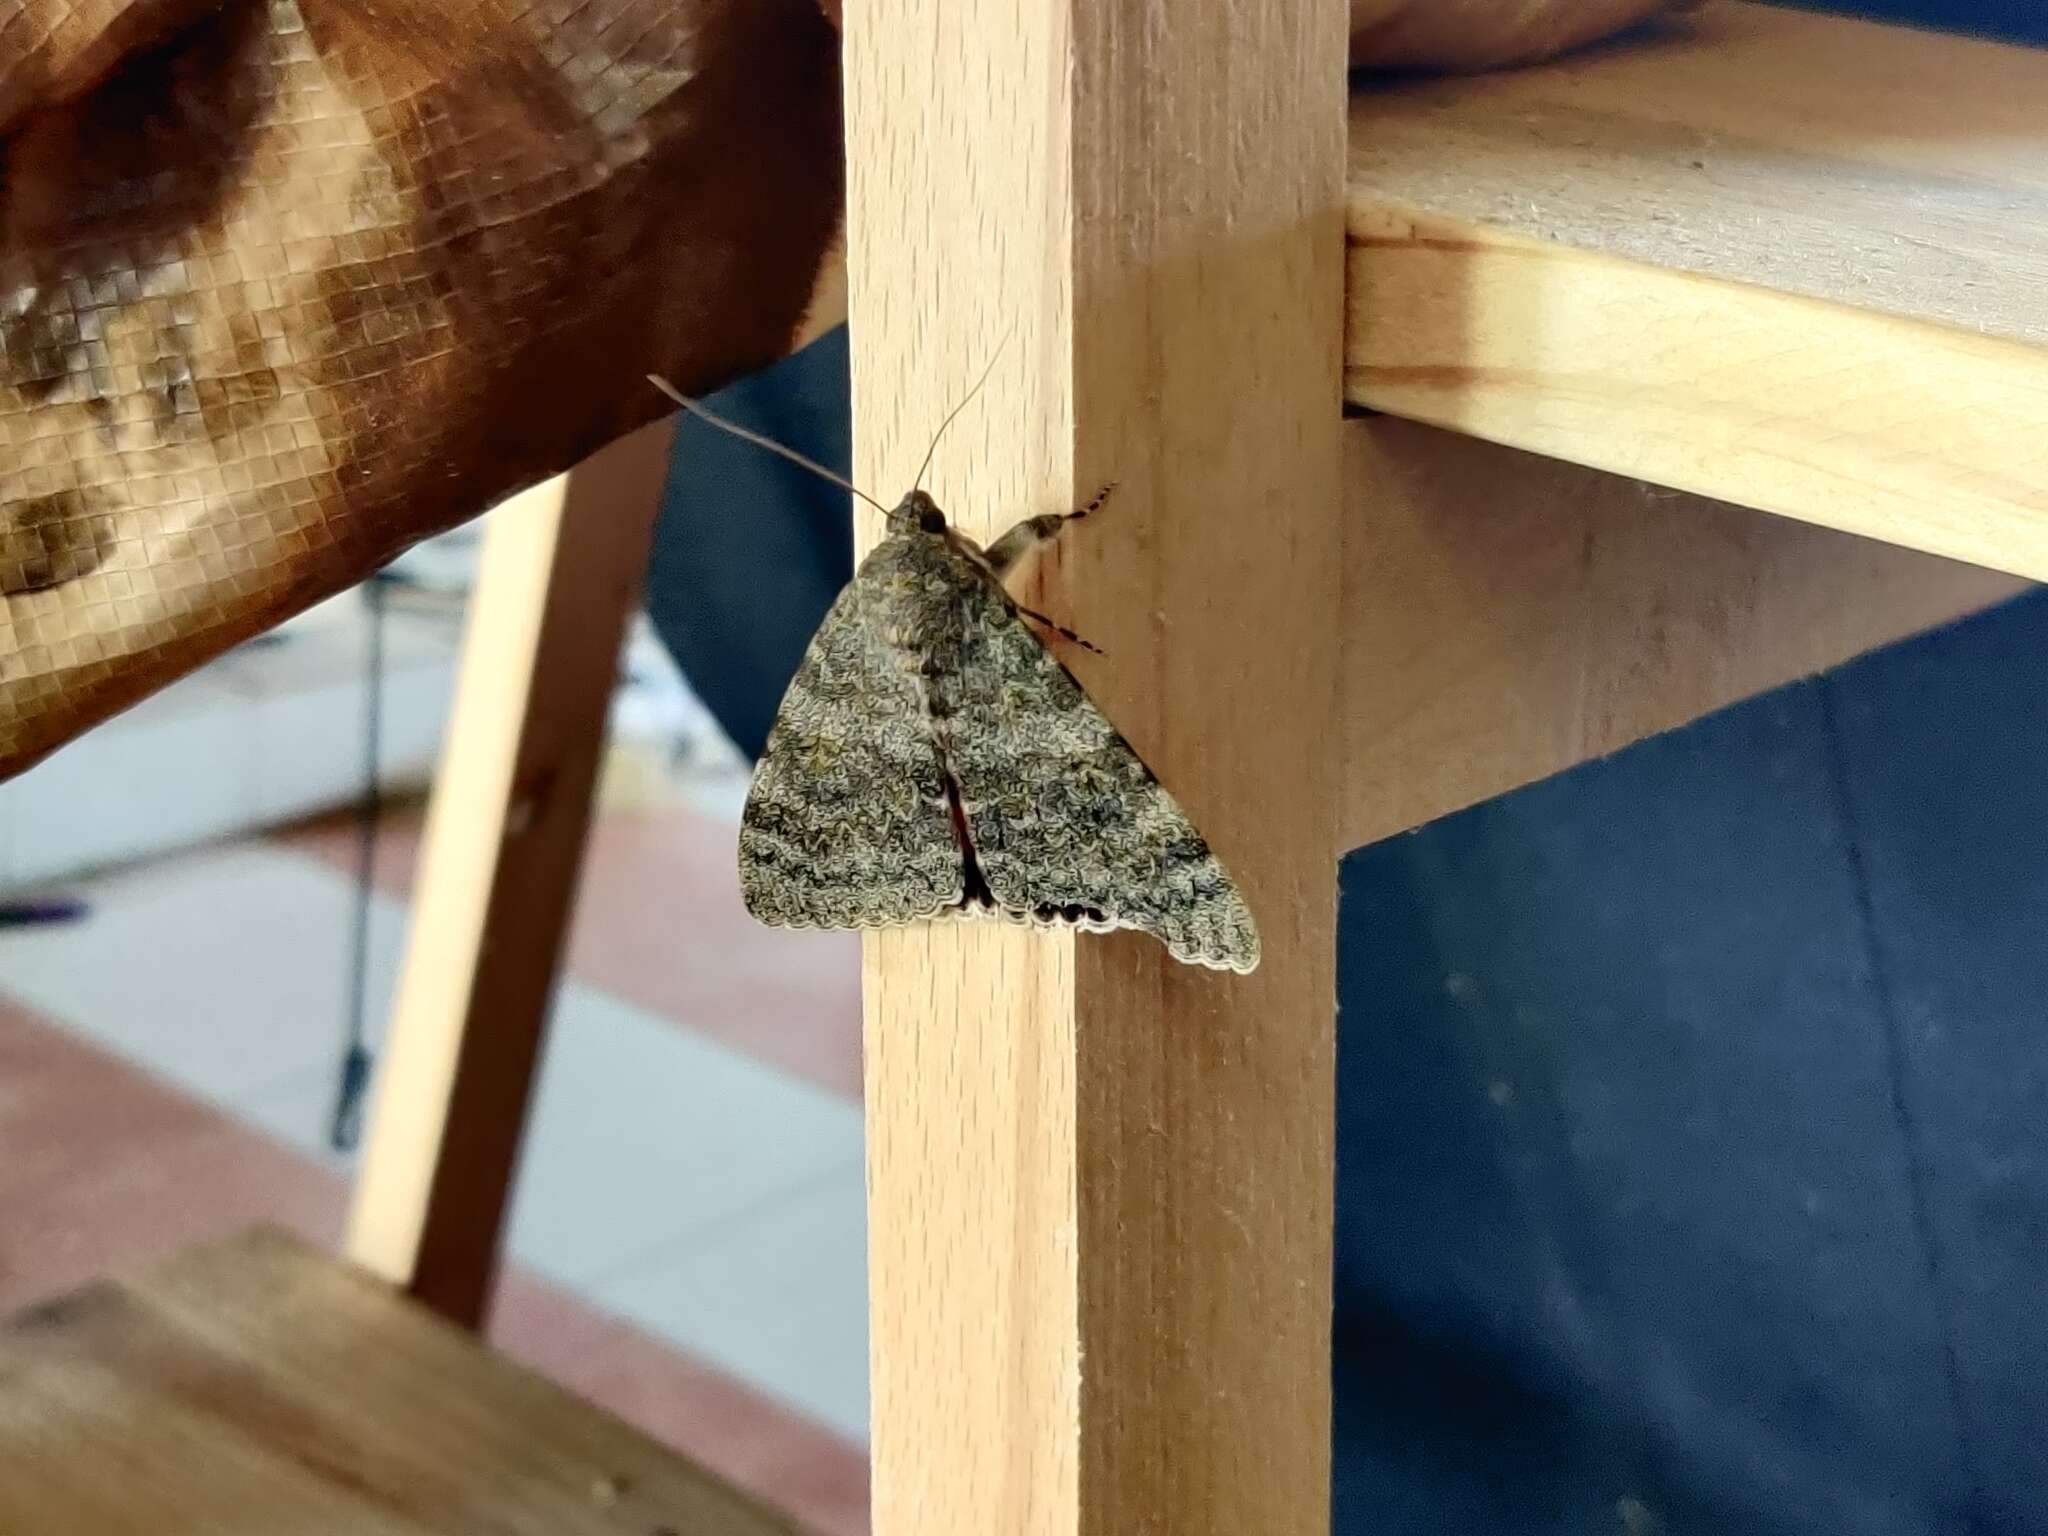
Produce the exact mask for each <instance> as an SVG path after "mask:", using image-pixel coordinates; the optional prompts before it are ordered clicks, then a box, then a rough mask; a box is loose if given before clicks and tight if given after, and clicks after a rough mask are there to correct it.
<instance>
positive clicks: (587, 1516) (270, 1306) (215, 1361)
mask: <svg viewBox="0 0 2048 1536" xmlns="http://www.w3.org/2000/svg"><path fill="white" fill-rule="evenodd" d="M0 1530H4V1531H6V1532H8V1533H9V1536H16V1533H18V1536H42V1533H46V1532H47V1533H51V1536H55V1533H60V1532H61V1533H62V1536H162V1533H165V1532H193V1533H199V1532H207V1533H214V1532H219V1533H228V1532H236V1533H239V1532H249V1533H258V1532H260V1533H264V1536H269V1533H273V1532H286V1531H336V1532H340V1531H346V1532H349V1533H350V1536H356V1533H363V1536H474V1533H477V1532H482V1531H491V1532H496V1533H502V1536H649V1533H650V1532H659V1531H663V1530H667V1531H671V1532H674V1533H677V1536H682V1533H688V1536H790V1533H791V1532H793V1530H794V1527H793V1526H791V1525H790V1524H789V1523H788V1522H786V1521H784V1520H782V1519H780V1518H778V1517H776V1516H774V1515H771V1514H769V1513H768V1512H767V1511H764V1510H762V1509H759V1508H757V1507H756V1506H755V1505H753V1504H752V1503H750V1502H749V1501H748V1500H746V1499H745V1498H744V1497H742V1496H741V1495H739V1494H737V1493H735V1492H733V1491H732V1490H730V1489H728V1488H726V1487H724V1486H723V1485H721V1484H719V1483H718V1482H716V1481H715V1480H713V1479H712V1478H710V1477H708V1476H707V1475H705V1474H704V1473H702V1472H699V1471H698V1470H697V1469H696V1468H694V1467H692V1466H690V1465H689V1464H688V1463H686V1462H684V1461H682V1460H681V1459H680V1458H678V1457H675V1456H673V1455H671V1454H670V1453H668V1452H666V1451H664V1450H662V1449H661V1448H660V1447H658V1446H656V1445H654V1444H653V1443H652V1442H650V1441H648V1440H646V1439H645V1438H643V1437H642V1436H640V1435H639V1434H637V1433H635V1432H634V1431H632V1430H630V1429H628V1428H627V1427H626V1426H625V1425H623V1424H621V1423H619V1422H618V1421H616V1420H614V1419H612V1418H610V1417H609V1416H608V1415H606V1414H603V1413H601V1412H599V1411H598V1410H596V1409H594V1408H590V1407H588V1406H586V1405H584V1404H581V1403H579V1402H577V1401H575V1400H574V1399H573V1398H571V1397H569V1396H568V1394H566V1393H564V1392H562V1391H561V1390H560V1389H559V1388H556V1387H554V1386H552V1385H550V1384H549V1383H547V1382H544V1381H542V1380H541V1379H540V1378H538V1377H536V1376H533V1375H530V1374H528V1373H527V1372H525V1371H523V1370H521V1369H520V1368H518V1367H516V1366H514V1365H511V1364H510V1363H508V1362H506V1361H504V1360H502V1359H499V1358H497V1357H495V1356H493V1355H491V1354H490V1353H489V1352H488V1351H487V1350H485V1349H484V1348H483V1347H482V1346H481V1345H480V1344H478V1343H477V1342H476V1341H475V1340H473V1339H471V1338H469V1337H467V1336H465V1335H464V1334H462V1333H460V1332H459V1331H457V1330H456V1329H454V1328H451V1327H449V1326H447V1325H446V1324H444V1323H442V1322H441V1321H439V1320H437V1319H436V1318H434V1317H432V1316H431V1315H430V1314H428V1313H427V1312H426V1311H425V1310H424V1309H422V1308H420V1307H417V1306H415V1305H413V1304H412V1303H410V1302H408V1301H407V1300H405V1299H404V1298H403V1297H400V1296H398V1295H396V1294H394V1293H393V1292H391V1291H390V1290H389V1289H387V1288H386V1287H385V1286H383V1285H381V1284H379V1283H378V1282H376V1281H374V1280H372V1279H371V1278H370V1277H368V1276H366V1275H363V1274H361V1273H359V1272H352V1271H349V1270H346V1269H344V1268H343V1267H341V1266H339V1265H337V1264H335V1263H333V1262H332V1261H329V1260H327V1259H324V1258H320V1257H316V1256H315V1255H313V1254H311V1253H310V1252H308V1251H307V1250H305V1249H303V1248H300V1247H298V1246H297V1245H296V1244H294V1243H293V1242H291V1241H290V1240H288V1239H286V1238H283V1237H279V1236H275V1235H271V1234H267V1233H256V1234H252V1235H250V1236H248V1237H244V1238H239V1239H236V1240H235V1241H233V1242H230V1243H226V1244H222V1245H219V1246H216V1247H212V1248H206V1249H200V1250H195V1251H193V1252H190V1253H187V1254H184V1255H181V1256H180V1257H179V1258H178V1259H176V1260H174V1261H173V1262H172V1263H170V1264H169V1265H167V1266H165V1267H163V1268H161V1269H159V1270H157V1271H155V1272H152V1273H150V1274H147V1275H144V1276H142V1277H140V1278H139V1279H136V1280H134V1281H131V1282H123V1283H114V1282H104V1283H101V1284H98V1285H95V1286H93V1287H91V1288H90V1289H88V1290H86V1291H83V1292H81V1293H78V1294H76V1295H74V1296H70V1297H66V1298H63V1299H60V1300H58V1301H55V1302H50V1303H45V1304H44V1305H42V1306H39V1307H36V1308H33V1309H32V1310H30V1311H28V1312H26V1313H23V1314H21V1315H19V1316H18V1317H16V1318H14V1319H12V1320H10V1321H8V1322H6V1323H5V1324H0Z"/></svg>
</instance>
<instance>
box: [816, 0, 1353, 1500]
mask: <svg viewBox="0 0 2048 1536" xmlns="http://www.w3.org/2000/svg"><path fill="white" fill-rule="evenodd" d="M1344 18H1345V7H1344V4H1343V3H1342V0H1300V3H1296V4H1290V5H1285V6H1251V5H1244V4H1241V3H1235V0H1187V3H1185V4H1180V5H1176V6H1174V7H1173V8H1172V14H1171V16H1170V17H1168V16H1167V15H1166V13H1164V12H1161V11H1157V10H1156V9H1155V8H1152V7H1148V6H1145V5H1141V4H1138V3H1135V0H1054V3H1052V4H1049V5H1048V4H1041V3H1038V0H964V3H963V0H904V3H898V4H892V5H887V6H884V5H881V4H879V3H878V0H858V3H853V4H849V6H848V8H847V69H846V78H847V95H848V135H849V154H848V163H849V185H850V194H851V201H850V225H849V289H850V304H851V311H852V320H853V378H854V399H855V457H856V462H857V465H858V468H859V474H860V477H861V478H862V480H863V482H864V483H866V484H870V485H872V486H873V488H874V489H875V490H876V492H877V493H878V494H881V493H884V492H890V493H893V492H895V491H898V490H900V489H901V488H902V487H903V485H904V484H905V483H906V482H907V481H908V479H909V477H910V475H911V473H912V471H913V470H914V469H915V468H916V465H917V462H918V459H919V458H920V457H921V455H922V453H923V451H924V447H925V444H926V441H927V439H928V438H929V435H930V433H931V431H932V429H933V428H934V427H935V426H936V425H937V423H938V422H939V420H940V418H941V417H942V416H943V415H944V413H945V412H946V410H947V409H949V408H950V407H951V406H953V405H955V404H957V403H958V402H959V401H960V399H961V398H962V396H963V395H964V394H965V392H966V390H967V388H968V386H969V384H970V383H971V382H972V380H973V378H974V376H975V374H976V373H977V372H978V371H979V369H980V367H981V365H982V364H983V363H984V362H986V361H987V360H988V359H989V357H990V356H992V355H996V354H997V349H998V344H999V342H1001V341H1002V339H1003V338H1004V337H1005V335H1008V337H1009V340H1008V344H1007V347H1006V348H1005V349H1004V350H1002V352H1001V353H1000V355H999V356H998V358H997V362H996V366H995V370H994V372H993V374H992V375H991V377H990V379H989V381H988V384H987V386H986V388H985V390H984V392H983V394H982V395H981V397H980V398H979V399H978V400H977V401H976V402H975V403H974V404H973V405H972V406H971V407H969V409H968V410H967V411H966V412H965V413H963V415H962V416H961V418H960V420H959V421H958V422H957V423H956V424H955V425H954V427H953V428H952V430H951V433H950V435H949V436H948V437H947V439H946V440H945V442H944V444H943V445H942V446H941V448H940V450H939V454H938V458H937V460H936V462H935V465H934V468H933V471H932V473H931V475H930V476H929V477H928V479H927V484H928V485H930V486H932V487H933V488H934V490H935V493H936V494H937V496H938V498H939V500H940V502H941V504H942V505H944V506H946V507H947V508H948V510H949V511H951V512H952V513H953V514H954V515H955V516H956V517H958V518H959V519H960V520H961V521H962V522H963V524H964V525H965V526H967V527H968V528H969V529H970V531H975V532H980V533H986V532H988V531H990V530H993V529H995V528H997V527H999V526H1001V525H1002V524H1004V523H1006V522H1008V521H1009V520H1011V519H1013V518H1015V517H1017V516H1019V515H1020V514H1023V513H1026V512H1036V511H1043V510H1047V509H1052V508H1063V507H1067V506H1070V505H1072V504H1074V503H1075V502H1076V500H1077V499H1078V498H1080V497H1083V496H1085V495H1086V494H1087V493H1089V492H1091V491H1093V490H1094V489H1095V488H1096V487H1097V486H1099V485H1100V484H1102V483H1103V482H1105V481H1108V480H1112V479H1114V480H1116V481H1118V482H1119V486H1120V488H1119V491H1118V494H1117V498H1116V500H1115V501H1114V502H1112V503H1111V506H1110V508H1109V510H1108V511H1106V512H1105V514H1104V515H1103V516H1102V517H1100V518H1099V519H1095V520H1092V521H1091V522H1090V523H1088V524H1086V525H1083V529H1076V530H1074V531H1073V532H1071V533H1070V534H1069V535H1068V536H1067V540H1066V543H1065V545H1064V547H1063V548H1062V550H1061V551H1060V553H1059V554H1058V555H1057V556H1056V557H1054V559H1053V561H1052V563H1051V567H1050V570H1049V571H1048V572H1047V573H1046V575H1045V576H1044V578H1043V580H1042V583H1041V584H1042V586H1043V588H1044V589H1045V590H1043V592H1042V593H1041V601H1042V603H1043V604H1044V605H1046V606H1049V607H1050V608H1051V609H1052V610H1053V611H1054V612H1055V613H1057V614H1058V615H1059V616H1060V617H1062V618H1063V619H1064V620H1066V621H1068V622H1070V623H1072V624H1073V625H1074V626H1075V627H1076V628H1078V629H1079V630H1081V631H1082V632H1083V633H1084V634H1086V635H1088V636H1089V638H1090V639H1091V640H1093V641H1095V642H1096V643H1097V644H1099V645H1101V646H1102V647H1103V648H1104V650H1105V651H1106V653H1107V654H1106V655H1105V656H1103V657H1100V658H1097V657H1091V656H1087V655H1073V656H1070V657H1069V660H1070V662H1071V663H1072V664H1073V665H1074V667H1075V670H1076V671H1077V672H1078V673H1079V674H1080V676H1081V677H1082V679H1083V681H1084V682H1085V683H1087V684H1088V685H1089V687H1090V689H1091V691H1092V692H1093V693H1094V694H1095V696H1096V698H1097V699H1098V700H1099V701H1100V702H1101V703H1102V704H1103V705H1104V707H1105V708H1106V710H1107V711H1108V712H1109V713H1110V715H1111V716H1112V717H1113V718H1114V719H1116V720H1117V721H1118V723H1119V724H1120V725H1122V726H1123V727H1124V729H1125V730H1126V732H1127V734H1129V735H1130V737H1131V738H1132V740H1133V741H1134V743H1135V744H1136V745H1137V746H1138V748H1139V750H1140V751H1141V752H1143V753H1144V754H1145V755H1146V756H1147V758H1148V759H1149V760H1150V761H1151V762H1152V764H1153V766H1154V767H1155V768H1156V769H1157V770H1158V771H1159V773H1160V775H1161V777H1162V778H1163V779H1164V780H1165V782H1166V783H1167V784H1168V786H1169V787H1171V788H1172V789H1173V790H1174V791H1175V793H1176V794H1177V795H1178V796H1179V797H1180V798H1181V799H1182V800H1183V802H1184V803H1185V804H1186V805H1187V806H1188V808H1189V809H1190V811H1191V813H1192V814H1193V815H1194V817H1195V819H1196V821H1197V822H1198V823H1200V824H1201V825H1202V826H1203V828H1204V829H1205V831H1206V832H1207V833H1208V835H1209V837H1210V840H1211V841H1212V842H1213V843H1214V844H1215V845H1216V846H1217V848H1218V849H1219V851H1220V852H1221V853H1222V855H1223V857H1224V858H1225V859H1226V861H1228V862H1229V863H1230V864H1231V865H1232V867H1233V869H1234V870H1235V871H1236V872H1237V874H1238V875H1239V877H1240V879H1241V881H1242V883H1243V884H1244V886H1245V888H1246V891H1247V894H1248V896H1249V898H1250V900H1251V902H1252V905H1253V908H1254V910H1255V912H1256V914H1257V916H1258V919H1259V922H1260V926H1261V929H1262V932H1263V936H1264V939H1265V962H1264V965H1263V967H1262V968H1261V970H1260V971H1259V972H1258V973H1257V974H1256V975H1255V976H1253V977H1251V978H1248V979H1240V978H1235V977H1228V976H1217V975H1212V974H1208V973H1203V972H1197V971H1191V970H1187V969H1183V968H1178V967H1175V966H1174V965H1173V964H1172V963H1171V962H1170V961H1168V960H1167V959H1166V958H1165V956H1164V953H1163V951H1162V950H1160V949H1159V948H1158V946H1156V945H1154V944H1152V943H1150V942H1149V941H1147V940H1144V939H1140V938H1135V937H1130V936H1123V935H1119V936H1115V937H1112V938H1107V939H1102V938H1094V937H1084V938H1082V939H1080V940H1078V941H1076V940H1074V939H1073V938H1071V937H1059V936H1049V935H1044V934H1038V933H1030V932H1019V931H1014V930H997V929H993V928H990V927H986V926H978V925H975V926H962V927H928V928H916V929H910V930H905V931H901V932H892V933H884V934H880V935H877V936H874V937H873V938H872V939H871V940H870V942H869V944H868V946H867V968H866V969H867V983H868V1001H867V1052H868V1055H867V1069H868V1134H869V1155H868V1157H869V1161H868V1175H869V1209H870V1227H869V1249H870V1271H871V1290H870V1294H871V1307H872V1369H873V1382H874V1393H873V1401H874V1439H873V1446H874V1477H875V1493H874V1520H875V1529H876V1531H877V1533H878V1536H912V1533H919V1536H921V1533H925V1532H931V1531H974V1532H977V1533H980V1532H987V1533H1012V1532H1015V1533H1027V1532H1028V1533H1032V1536H1040V1533H1060V1536H1070V1533H1079V1532H1090V1533H1102V1536H1133V1533H1141V1532H1162V1533H1165V1532H1171V1533H1173V1536H1202V1533H1216V1536H1222V1533H1226V1532H1227V1533H1231V1536H1238V1533H1242V1532H1247V1531H1257V1532H1260V1533H1261V1536H1323V1533H1325V1532H1326V1531H1327V1530H1328V1528H1329V1526H1328V1522H1329V1512H1328V1497H1329V1412H1328V1407H1329V1399H1328V1391H1329V1305H1330V1287H1329V1268H1330V1219H1331V1212H1330V1202H1331V1155H1332V1153H1331V1144H1332V1133H1331V1120H1332V1102H1331V1096H1332V1076H1331V1065H1332V1036H1333V1023H1334V1010H1335V997H1334V985H1333V976H1332V965H1333V933H1332V929H1333V913H1334V899H1335V865H1334V854H1335V843H1334V835H1333V827H1334V807H1335V804H1336V790H1337V779H1336V775H1335V772H1334V767H1335V762H1336V746H1335V743H1336V739H1337V733H1336V729H1335V705H1336V700H1337V690H1336V666H1337V630H1338V626H1337V619H1338V610H1339V572H1340V568H1341V564H1342V562H1341V558H1340V556H1341V542H1340V530H1341V519H1342V504H1341V480H1342V477H1341V465H1340V461H1341V448H1340V420H1339V415H1340V384H1341V360H1340V348H1341V332H1342V292H1341V286H1342V266H1343V255H1344V251H1343V245H1344V234H1343V159H1344V105H1345V103H1344V73H1343V70H1344V37H1345V31H1344V28H1345V20H1344ZM1084 530H1085V531H1084ZM874 532H875V530H874V527H873V525H872V522H870V523H869V524H868V525H867V526H866V527H865V530H864V534H865V537H868V538H871V537H872V536H873V534H874Z"/></svg>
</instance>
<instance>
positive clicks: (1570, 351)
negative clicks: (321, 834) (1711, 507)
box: [1345, 0, 2048, 579]
mask: <svg viewBox="0 0 2048 1536" xmlns="http://www.w3.org/2000/svg"><path fill="white" fill-rule="evenodd" d="M1829 82H1834V84H1829ZM2043 99H2048V51H2042V50H2033V49H2021V48H2011V47H2005V46H2002V45H1997V44H1991V43H1983V42H1976V41H1970V40H1965V39H1954V38H1940V37H1933V36H1930V35H1928V34H1925V33H1920V32H1912V31H1907V30H1905V29H1901V28H1889V27H1880V26H1873V25H1871V24H1868V23H1863V22H1852V21H1844V20H1841V19H1839V18H1831V17H1819V16H1810V15H1803V14H1798V13H1792V12H1785V11H1779V10H1775V9H1772V8H1768V7H1762V6H1753V5H1745V4H1736V3H1728V0H1723V3H1717V4H1712V5H1709V6H1707V7H1705V8H1704V9H1703V10H1701V11H1699V12H1697V13H1695V14H1694V15H1693V16H1692V17H1691V18H1690V19H1689V20H1687V21H1686V22H1684V23H1683V24H1674V26H1673V27H1671V28H1669V29H1666V30H1664V31H1661V32H1657V33H1653V34H1651V35H1649V36H1647V37H1645V38H1643V39H1641V40H1638V41H1636V42H1633V43H1630V44H1628V45H1624V46H1618V47H1615V48H1610V49H1605V50H1599V51H1595V52H1592V53H1588V54H1583V55H1579V56H1576V57H1574V58H1573V59H1570V60H1567V61H1563V62H1560V63H1558V64H1554V65H1550V66H1545V67H1543V68H1539V69H1533V70H1525V71H1514V72H1509V73H1507V74H1503V75H1498V76H1490V77H1486V78H1485V79H1482V80H1467V81H1450V82H1445V81H1435V82H1428V83H1426V84H1420V85H1413V86H1406V87H1389V88H1384V89H1377V90H1369V91H1364V92H1361V93H1359V94H1357V95H1355V96H1354V98H1353V101H1352V110H1351V136H1352V145H1351V162H1350V173H1349V174H1350V188H1349V202H1348V223H1349V236H1350V256H1349V274H1348V277H1349V303H1348V317H1347V342H1346V359H1345V360H1346V370H1345V383H1346V394H1347V396H1348V397H1349V398H1350V399H1351V400H1352V401H1353V402H1355V403H1357V404H1361V405H1366V406H1370V407H1373V408H1376V409H1379V410H1383V411H1387V412H1390V413H1393V414H1396V415H1400V416H1405V417H1408V418H1411V419H1414V420H1418V421H1425V422H1430V423H1433V424H1436V425H1439V426H1444V427H1449V428H1452V429H1454V430H1456V431H1459V432H1463V433H1466V434H1469V435H1471V436H1475V437H1480V438H1484V439H1486V440H1488V441H1491V442H1496V443H1503V444H1508V445H1512V446H1515V447H1519V448H1526V449H1530V450H1532V451H1535V452H1538V453H1542V454H1545V455H1548V456H1550V457H1553V458H1559V459H1565V460H1569V461H1571V462H1574V463H1578V464H1584V465H1590V466H1594V467H1598V468H1602V469H1607V470H1611V471H1614V472H1617V473H1620V474H1624V475H1629V476H1635V477H1639V478H1641V479H1645V480H1649V481H1652V482H1655V483H1657V484H1660V485H1664V486H1671V487H1676V488H1680V489H1684V490H1688V491H1693V492H1696V493H1698V494H1700V495H1703V496H1711V497H1714V498H1717V499H1719V500H1723V501H1729V502H1734V503H1737V504H1740V505H1743V506H1748V507H1755V508H1759V509H1762V510H1764V511H1769V512H1775V513H1779V514H1782V515H1784V516H1787V517H1792V518H1797V519H1800V520H1802V521H1806V522H1812V523H1818V524H1822V525H1824V526H1827V527H1832V528H1839V529H1843V530H1846V531H1849V532H1853V533H1858V534H1862V535H1865V536H1867V537H1871V538H1876V539H1882V540H1885V541H1887V542H1890V543H1894V544H1900V545H1904V546H1907V547H1909V548H1913V549H1919V550H1925V551H1929V552H1932V553H1936V554H1941V555H1945V556H1948V557H1951V558H1954V559H1959V560H1967V561H1971V562H1973V563H1976V564H1980V565H1985V566H1990V567H1993V568H1995V569H1999V570H2005V571H2011V572H2016V573H2019V574H2022V575H2027V576H2031V577H2035V578H2037V579H2038V578H2048V446H2044V445H2048V310H2044V308H2043V306H2042V305H2041V303H2040V297H2039V296H2040V294H2041V293H2042V291H2043V290H2044V285H2048V119H2043V118H2042V117H2041V115H2040V114H2039V113H2038V111H2033V110H2030V109H2029V108H2028V107H2027V106H2026V105H2025V103H2028V102H2036V103H2037V102H2039V101H2041V100H2043Z"/></svg>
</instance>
